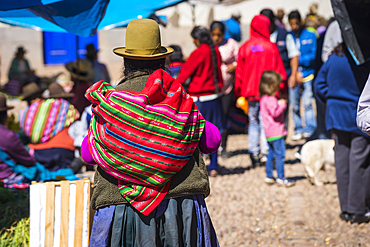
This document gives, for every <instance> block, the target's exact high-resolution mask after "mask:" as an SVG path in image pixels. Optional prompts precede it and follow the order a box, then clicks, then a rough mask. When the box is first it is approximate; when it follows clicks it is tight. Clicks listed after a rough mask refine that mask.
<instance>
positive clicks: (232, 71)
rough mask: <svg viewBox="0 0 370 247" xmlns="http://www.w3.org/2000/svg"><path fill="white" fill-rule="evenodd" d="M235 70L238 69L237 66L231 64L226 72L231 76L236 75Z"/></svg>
mask: <svg viewBox="0 0 370 247" xmlns="http://www.w3.org/2000/svg"><path fill="white" fill-rule="evenodd" d="M235 68H236V66H235V65H234V64H232V63H231V64H229V65H227V70H226V72H227V73H229V74H234V72H235Z"/></svg>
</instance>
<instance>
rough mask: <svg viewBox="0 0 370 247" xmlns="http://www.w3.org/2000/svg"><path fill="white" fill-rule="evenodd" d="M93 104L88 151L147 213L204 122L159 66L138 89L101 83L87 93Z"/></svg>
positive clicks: (188, 155)
mask: <svg viewBox="0 0 370 247" xmlns="http://www.w3.org/2000/svg"><path fill="white" fill-rule="evenodd" d="M86 98H87V99H88V100H90V101H91V103H93V108H92V110H93V118H92V121H91V124H90V127H89V134H88V137H87V138H88V139H87V140H88V143H89V150H90V153H91V155H92V157H93V158H94V160H95V161H96V163H98V165H99V166H100V167H101V168H102V169H104V170H105V171H106V172H108V173H109V174H111V175H112V176H114V177H116V178H117V179H118V181H119V183H118V186H119V190H120V192H121V194H122V196H123V197H124V198H125V199H126V200H127V201H128V202H129V203H130V204H131V205H132V206H133V207H134V208H136V209H137V210H138V211H139V212H141V213H142V214H144V215H148V214H149V213H150V212H152V211H153V210H154V209H155V207H156V206H157V205H158V204H159V203H160V202H161V201H162V199H163V198H164V197H165V195H166V194H167V192H168V189H169V185H170V183H169V182H170V180H171V178H172V176H173V175H175V174H176V173H177V172H178V171H179V170H180V169H181V168H182V167H184V166H185V165H186V163H187V162H188V161H189V159H190V158H191V156H192V155H193V153H194V151H195V149H196V148H197V146H198V142H199V140H200V137H201V135H202V132H203V129H204V124H205V120H204V118H203V117H202V115H201V114H200V112H199V111H198V108H197V107H196V105H195V104H194V103H193V100H192V99H191V97H190V96H189V95H187V94H186V92H185V91H184V89H183V87H182V86H181V85H180V84H179V83H178V82H176V81H175V80H174V79H173V78H172V77H171V76H170V75H168V74H167V73H166V72H164V71H163V70H157V71H155V72H154V73H152V74H151V75H150V76H149V78H148V80H147V82H146V85H145V87H144V89H143V91H142V92H136V91H115V90H114V88H113V87H112V86H110V84H108V83H106V82H103V81H100V82H97V83H95V84H94V85H93V86H91V87H90V88H89V89H88V90H87V92H86Z"/></svg>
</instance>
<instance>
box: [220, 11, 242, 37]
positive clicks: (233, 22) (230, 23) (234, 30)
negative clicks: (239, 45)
mask: <svg viewBox="0 0 370 247" xmlns="http://www.w3.org/2000/svg"><path fill="white" fill-rule="evenodd" d="M240 18H241V15H240V13H234V14H232V16H231V18H230V19H228V20H225V21H222V23H223V24H224V25H225V35H224V39H225V40H228V39H234V40H236V41H238V42H240V41H241V40H242V32H241V30H240Z"/></svg>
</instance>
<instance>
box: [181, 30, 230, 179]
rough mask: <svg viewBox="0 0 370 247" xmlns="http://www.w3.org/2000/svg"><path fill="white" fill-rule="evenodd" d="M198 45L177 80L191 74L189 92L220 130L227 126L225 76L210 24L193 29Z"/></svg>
mask: <svg viewBox="0 0 370 247" xmlns="http://www.w3.org/2000/svg"><path fill="white" fill-rule="evenodd" d="M191 37H192V38H193V40H194V44H195V45H196V46H197V49H196V50H195V51H193V53H192V54H191V55H190V57H189V59H188V60H187V61H186V62H185V64H184V65H183V67H182V69H181V72H180V74H179V77H178V78H177V81H178V82H180V83H181V84H184V83H185V82H187V81H188V79H189V78H190V83H189V85H188V93H189V95H190V96H191V97H192V98H193V100H194V102H195V104H196V105H197V107H198V109H199V110H200V112H201V113H202V115H203V116H204V118H205V119H206V120H207V121H209V122H211V123H213V124H214V125H216V126H217V128H218V129H219V131H220V132H222V131H223V130H224V129H225V117H224V113H223V110H222V103H221V96H222V88H223V80H222V74H221V69H220V68H221V55H220V52H219V51H218V48H217V47H215V45H214V43H213V40H212V38H211V35H210V32H209V31H208V29H207V28H205V27H202V26H197V27H195V28H194V29H193V31H192V32H191ZM217 168H218V163H217V151H216V152H214V153H212V154H211V163H210V165H209V170H210V175H211V176H213V177H214V176H217V174H218V172H217Z"/></svg>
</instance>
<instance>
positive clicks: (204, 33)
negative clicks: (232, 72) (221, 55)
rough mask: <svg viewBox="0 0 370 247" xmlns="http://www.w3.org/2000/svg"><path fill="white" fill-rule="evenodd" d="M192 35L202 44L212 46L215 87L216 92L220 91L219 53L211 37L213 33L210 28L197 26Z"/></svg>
mask: <svg viewBox="0 0 370 247" xmlns="http://www.w3.org/2000/svg"><path fill="white" fill-rule="evenodd" d="M191 37H192V38H193V39H199V42H200V43H201V44H204V43H205V44H208V45H209V47H210V48H211V56H212V64H213V76H214V78H215V87H216V93H219V91H220V89H219V88H218V76H219V75H218V67H217V55H216V49H215V45H214V44H213V40H212V38H211V34H210V33H209V31H208V29H207V28H205V27H203V26H196V27H194V28H193V31H191Z"/></svg>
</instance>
